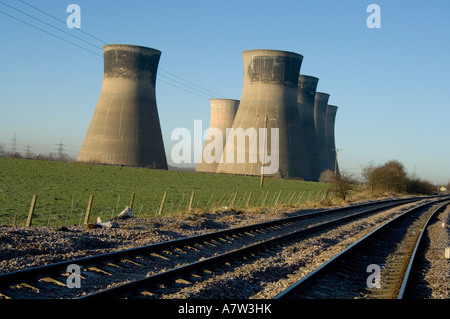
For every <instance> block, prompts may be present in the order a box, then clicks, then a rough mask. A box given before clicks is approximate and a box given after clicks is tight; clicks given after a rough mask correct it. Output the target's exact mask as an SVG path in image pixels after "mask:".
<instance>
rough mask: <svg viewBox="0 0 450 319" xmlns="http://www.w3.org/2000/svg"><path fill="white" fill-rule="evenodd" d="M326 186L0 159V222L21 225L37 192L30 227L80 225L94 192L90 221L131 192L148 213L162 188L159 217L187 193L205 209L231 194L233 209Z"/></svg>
mask: <svg viewBox="0 0 450 319" xmlns="http://www.w3.org/2000/svg"><path fill="white" fill-rule="evenodd" d="M328 187H329V184H326V183H316V182H304V181H298V180H283V179H273V178H265V179H264V188H260V187H259V178H258V177H245V176H233V175H221V174H205V173H193V172H181V171H162V170H151V169H142V168H130V167H114V166H103V165H95V164H81V163H63V162H52V161H38V160H26V159H12V158H0V225H12V224H16V225H19V226H23V225H24V224H25V221H26V219H27V215H28V211H29V208H30V204H31V200H32V197H33V195H37V205H36V208H35V212H34V215H33V225H34V226H39V225H59V226H60V225H79V224H80V223H83V221H84V214H85V211H86V208H87V205H88V201H89V197H90V195H93V196H94V199H93V206H92V210H91V215H90V216H91V217H90V222H94V221H95V220H96V218H97V216H101V218H102V220H109V219H110V218H112V217H115V216H117V214H118V213H120V212H121V211H122V210H123V209H124V208H125V207H126V206H127V205H129V204H130V199H131V196H132V193H135V197H134V204H133V215H134V216H136V217H152V216H156V215H157V213H158V210H159V207H160V204H161V200H162V198H163V194H164V192H167V198H166V202H165V205H164V211H163V215H167V214H174V213H180V212H184V211H186V210H187V208H188V205H189V201H190V198H191V194H192V191H195V195H194V200H193V205H192V206H193V208H194V209H195V210H197V211H198V210H200V211H208V210H211V209H214V207H215V206H216V205H217V204H219V205H218V206H220V207H221V206H229V205H230V204H231V203H232V201H233V199H234V197H235V195H236V192H237V195H236V198H235V200H234V207H236V208H246V207H247V203H248V207H260V206H263V204H264V207H268V206H274V205H275V203H276V202H277V203H278V204H288V203H289V202H290V203H292V204H294V203H297V204H301V203H305V202H306V201H311V200H314V199H319V200H320V199H322V198H324V197H325V194H326V190H327V188H328ZM250 192H251V194H250ZM249 198H250V199H249ZM277 199H278V201H277ZM220 200H221V201H220ZM219 201H220V203H219Z"/></svg>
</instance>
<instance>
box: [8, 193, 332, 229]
mask: <svg viewBox="0 0 450 319" xmlns="http://www.w3.org/2000/svg"><path fill="white" fill-rule="evenodd" d="M175 195H176V196H175ZM180 195H181V196H180ZM206 195H207V196H206ZM328 197H329V192H328V190H324V189H318V190H302V191H285V190H284V191H283V190H280V191H270V190H267V191H264V190H258V191H252V190H249V191H232V192H231V191H230V192H226V193H208V194H206V193H204V192H203V193H201V192H196V191H192V192H184V193H182V194H175V192H173V193H170V192H163V193H162V194H159V193H158V194H154V196H153V199H150V200H149V198H148V197H147V198H146V200H139V199H137V198H136V194H135V193H134V192H133V193H132V194H131V195H130V197H129V198H123V197H122V198H121V197H120V195H119V196H117V199H116V200H115V202H114V204H113V205H109V206H103V205H96V204H95V196H94V195H91V196H90V197H89V198H86V199H85V205H86V206H85V207H84V208H81V209H80V202H82V200H79V199H75V198H74V196H72V197H71V200H70V204H69V206H70V207H67V209H65V210H61V209H59V210H56V211H55V210H54V209H51V208H50V207H49V205H43V206H44V207H41V208H40V209H39V212H37V211H36V207H37V206H38V204H39V198H38V196H37V195H34V196H33V198H32V200H31V205H30V209H29V211H28V214H26V212H17V211H14V212H10V214H9V216H8V217H6V216H3V220H2V221H1V222H2V223H3V224H8V225H11V226H26V227H30V226H68V225H75V226H81V225H83V224H86V223H95V222H96V221H97V218H100V220H101V221H108V220H111V219H113V218H115V217H117V215H119V214H120V213H121V212H122V211H123V210H124V209H126V208H127V207H129V208H130V209H131V211H132V215H133V217H135V218H155V217H159V216H169V215H179V214H186V213H192V212H197V213H205V212H217V211H220V210H236V211H239V210H244V211H245V210H255V209H262V208H268V209H269V208H273V207H283V206H288V207H300V206H302V205H307V204H311V203H313V202H316V201H323V200H325V199H327V198H328ZM5 217H6V218H7V219H8V220H7V221H6V220H5Z"/></svg>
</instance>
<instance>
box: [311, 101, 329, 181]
mask: <svg viewBox="0 0 450 319" xmlns="http://www.w3.org/2000/svg"><path fill="white" fill-rule="evenodd" d="M329 98H330V95H329V94H327V93H321V92H316V95H315V97H314V124H315V128H316V139H317V149H318V153H319V157H318V161H317V162H318V165H319V167H320V173H322V172H323V171H325V170H327V169H329V167H330V163H329V160H328V159H329V157H328V156H329V152H328V150H327V145H326V144H327V142H326V133H325V130H326V124H325V123H326V112H327V105H328V99H329Z"/></svg>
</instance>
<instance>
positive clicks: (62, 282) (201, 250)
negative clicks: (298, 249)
mask: <svg viewBox="0 0 450 319" xmlns="http://www.w3.org/2000/svg"><path fill="white" fill-rule="evenodd" d="M420 199H423V198H411V199H406V200H405V199H403V200H394V201H381V202H373V203H370V204H361V205H354V206H349V207H342V208H338V209H330V210H322V211H319V212H314V213H307V214H302V215H299V216H295V217H289V218H284V219H280V220H275V221H270V222H265V223H261V224H255V225H251V226H245V227H239V228H234V229H227V230H222V231H218V232H213V233H210V234H205V235H199V236H194V237H189V238H182V239H178V240H173V241H168V242H163V243H158V244H154V245H148V246H144V247H139V248H133V249H128V250H123V251H118V252H113V253H108V254H103V255H97V256H91V257H85V258H78V259H75V260H68V261H64V262H60V263H56V264H50V265H45V266H40V267H34V268H29V269H24V270H20V271H15V272H11V273H6V274H0V297H3V298H84V299H88V298H89V299H93V298H101V297H111V298H112V297H114V298H118V297H136V296H141V297H142V296H153V297H155V296H156V297H157V296H158V294H159V293H161V291H166V290H167V289H169V288H168V287H169V286H175V288H174V289H179V287H180V286H186V285H189V284H192V283H193V282H195V281H197V280H203V279H204V278H205V277H207V276H208V274H209V273H211V272H213V271H214V270H215V269H220V268H221V267H225V266H228V265H230V264H231V263H233V262H234V261H236V262H238V263H239V262H241V261H242V260H243V259H245V258H250V256H252V255H255V254H257V253H261V252H264V251H267V250H268V249H270V248H271V247H274V246H277V245H281V244H282V243H283V242H289V241H293V240H298V239H299V238H300V237H301V236H305V235H307V234H311V233H313V232H317V231H319V230H321V229H324V228H327V227H328V228H329V227H334V226H336V225H338V224H341V223H345V222H348V221H350V220H352V219H355V218H363V217H364V216H367V215H369V214H374V213H376V212H379V211H382V210H385V209H388V208H393V207H396V206H399V205H404V204H407V203H411V202H414V201H418V200H420ZM70 265H72V266H71V267H72V269H73V265H74V266H75V267H79V270H80V273H79V276H77V277H75V278H74V274H73V273H71V272H69V270H68V267H69V266H70ZM77 275H78V274H77ZM69 279H77V280H78V282H81V283H82V286H83V287H85V286H87V287H89V288H87V289H68V284H69ZM72 282H73V281H72ZM85 283H89V284H88V285H86V284H85ZM177 287H178V288H177Z"/></svg>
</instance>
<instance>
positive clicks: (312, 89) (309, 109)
mask: <svg viewBox="0 0 450 319" xmlns="http://www.w3.org/2000/svg"><path fill="white" fill-rule="evenodd" d="M318 82H319V79H318V78H317V77H314V76H309V75H302V74H301V75H299V77H298V96H297V102H298V112H299V116H300V132H299V136H300V138H302V139H304V140H305V143H306V155H307V157H308V164H309V170H310V176H311V180H315V181H318V180H319V177H320V174H321V172H322V166H321V162H322V160H321V158H320V156H319V154H320V153H319V148H318V144H317V135H316V124H315V120H314V100H315V96H316V90H317V85H318Z"/></svg>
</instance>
